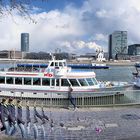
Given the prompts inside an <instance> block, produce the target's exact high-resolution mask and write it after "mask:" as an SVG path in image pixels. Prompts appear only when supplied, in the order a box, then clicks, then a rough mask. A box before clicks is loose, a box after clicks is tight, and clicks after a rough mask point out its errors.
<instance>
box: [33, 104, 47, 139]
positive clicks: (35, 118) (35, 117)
mask: <svg viewBox="0 0 140 140" xmlns="http://www.w3.org/2000/svg"><path fill="white" fill-rule="evenodd" d="M33 115H34V116H33V117H34V125H33V126H34V127H33V131H34V139H38V127H37V124H38V119H37V118H39V119H40V120H41V121H42V123H41V129H42V134H43V139H45V129H44V124H45V119H44V117H43V116H42V115H40V114H39V113H38V111H37V109H36V102H34V114H33Z"/></svg>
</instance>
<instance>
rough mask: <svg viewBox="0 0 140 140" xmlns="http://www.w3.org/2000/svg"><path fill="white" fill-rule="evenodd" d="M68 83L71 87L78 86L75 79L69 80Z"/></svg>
mask: <svg viewBox="0 0 140 140" xmlns="http://www.w3.org/2000/svg"><path fill="white" fill-rule="evenodd" d="M69 81H70V83H71V85H72V86H79V84H78V82H77V80H76V79H69Z"/></svg>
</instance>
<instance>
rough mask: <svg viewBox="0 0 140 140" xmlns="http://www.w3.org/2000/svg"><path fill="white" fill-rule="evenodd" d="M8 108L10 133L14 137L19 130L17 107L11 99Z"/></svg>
mask: <svg viewBox="0 0 140 140" xmlns="http://www.w3.org/2000/svg"><path fill="white" fill-rule="evenodd" d="M7 108H8V111H9V117H8V118H9V123H10V132H9V135H14V134H15V132H16V130H17V123H16V107H15V105H14V100H13V99H12V98H9V100H8V104H7Z"/></svg>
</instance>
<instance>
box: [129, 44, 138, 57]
mask: <svg viewBox="0 0 140 140" xmlns="http://www.w3.org/2000/svg"><path fill="white" fill-rule="evenodd" d="M128 55H140V44H133V45H129V46H128Z"/></svg>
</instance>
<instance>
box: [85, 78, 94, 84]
mask: <svg viewBox="0 0 140 140" xmlns="http://www.w3.org/2000/svg"><path fill="white" fill-rule="evenodd" d="M86 80H87V82H88V84H89V85H90V86H92V85H94V83H93V81H92V79H91V78H86Z"/></svg>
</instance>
